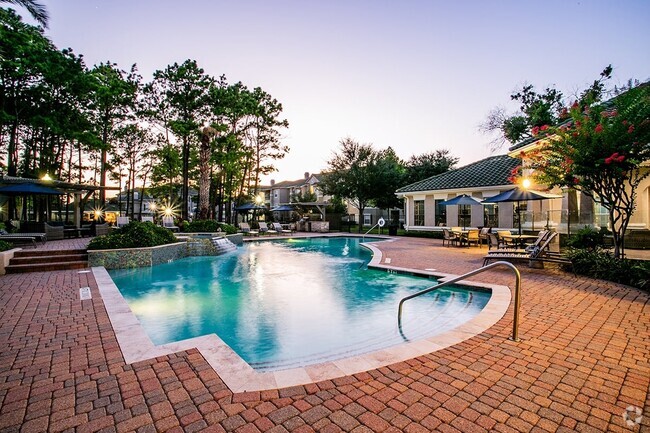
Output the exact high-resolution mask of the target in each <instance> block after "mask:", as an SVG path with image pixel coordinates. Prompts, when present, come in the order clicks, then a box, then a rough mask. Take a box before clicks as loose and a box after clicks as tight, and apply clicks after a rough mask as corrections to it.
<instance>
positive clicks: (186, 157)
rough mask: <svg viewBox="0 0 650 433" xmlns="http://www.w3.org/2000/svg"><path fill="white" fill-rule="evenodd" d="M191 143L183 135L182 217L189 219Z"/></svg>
mask: <svg viewBox="0 0 650 433" xmlns="http://www.w3.org/2000/svg"><path fill="white" fill-rule="evenodd" d="M189 178H190V143H189V139H188V137H183V189H182V192H181V201H182V203H181V218H182V219H183V220H187V202H188V198H189V193H190V185H189V183H190V179H189Z"/></svg>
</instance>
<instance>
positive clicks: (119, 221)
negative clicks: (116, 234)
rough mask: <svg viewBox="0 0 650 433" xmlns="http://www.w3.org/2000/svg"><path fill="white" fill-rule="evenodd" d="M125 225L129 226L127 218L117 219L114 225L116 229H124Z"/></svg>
mask: <svg viewBox="0 0 650 433" xmlns="http://www.w3.org/2000/svg"><path fill="white" fill-rule="evenodd" d="M127 224H129V217H121V216H120V217H117V222H116V223H115V225H116V226H117V228H118V229H119V228H122V227H124V226H125V225H127Z"/></svg>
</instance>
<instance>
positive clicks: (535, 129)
mask: <svg viewBox="0 0 650 433" xmlns="http://www.w3.org/2000/svg"><path fill="white" fill-rule="evenodd" d="M531 133H532V134H533V137H534V136H536V135H537V134H539V126H534V127H533V129H532V130H531Z"/></svg>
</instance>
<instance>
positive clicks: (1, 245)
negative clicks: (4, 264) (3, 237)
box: [0, 241, 14, 251]
mask: <svg viewBox="0 0 650 433" xmlns="http://www.w3.org/2000/svg"><path fill="white" fill-rule="evenodd" d="M13 247H14V246H13V245H12V244H10V243H9V242H7V241H0V251H9V250H11V249H13Z"/></svg>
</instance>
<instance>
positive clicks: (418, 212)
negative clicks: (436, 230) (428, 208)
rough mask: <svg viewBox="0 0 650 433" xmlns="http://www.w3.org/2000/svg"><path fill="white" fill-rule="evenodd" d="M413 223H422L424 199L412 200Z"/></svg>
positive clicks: (417, 224) (421, 224)
mask: <svg viewBox="0 0 650 433" xmlns="http://www.w3.org/2000/svg"><path fill="white" fill-rule="evenodd" d="M413 225H414V226H423V225H424V200H415V201H414V202H413Z"/></svg>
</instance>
